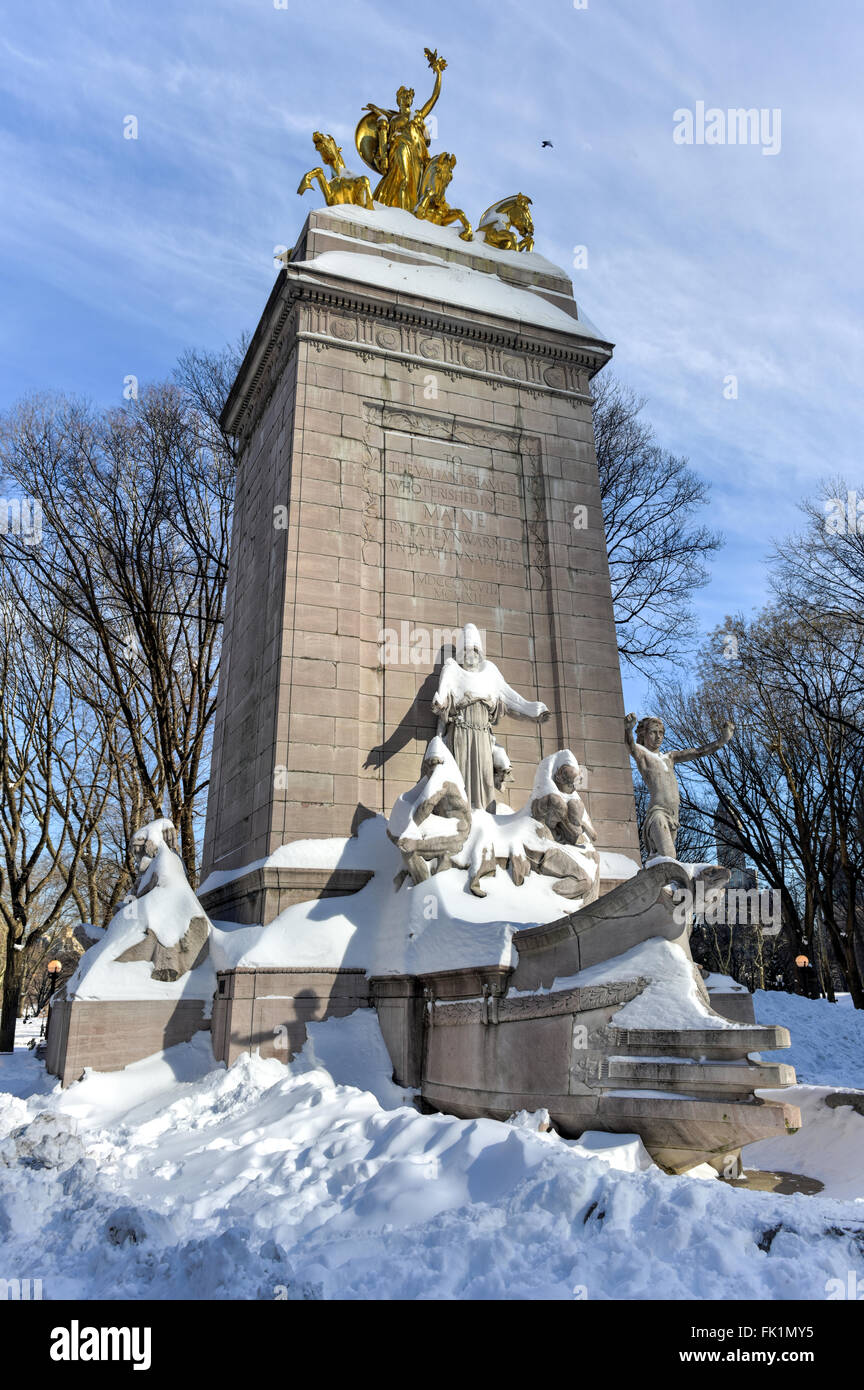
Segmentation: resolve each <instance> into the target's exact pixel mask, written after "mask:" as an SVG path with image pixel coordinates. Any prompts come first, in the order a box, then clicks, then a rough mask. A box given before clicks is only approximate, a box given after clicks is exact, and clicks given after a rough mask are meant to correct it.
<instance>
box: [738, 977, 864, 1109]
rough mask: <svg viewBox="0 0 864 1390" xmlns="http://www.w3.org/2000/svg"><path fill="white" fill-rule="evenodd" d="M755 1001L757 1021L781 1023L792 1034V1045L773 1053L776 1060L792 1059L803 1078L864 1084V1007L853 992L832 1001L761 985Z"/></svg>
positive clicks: (832, 1083)
mask: <svg viewBox="0 0 864 1390" xmlns="http://www.w3.org/2000/svg"><path fill="white" fill-rule="evenodd" d="M753 1004H754V1008H755V1010H756V1021H757V1022H758V1023H780V1024H782V1025H783V1027H784V1028H788V1029H789V1032H790V1033H791V1034H792V1046H791V1047H790V1048H785V1049H784V1050H783V1051H782V1052H772V1053H770V1054H768V1055H769V1057H770V1059H771V1060H773V1061H778V1062H788V1063H789V1065H790V1066H792V1067H794V1068H795V1074H796V1076H797V1077H798V1080H799V1081H806V1082H808V1083H812V1084H813V1085H822V1086H852V1087H856V1088H858V1089H859V1090H864V1010H862V1009H855V1008H853V1006H852V997H851V995H849V994H841V995H838V998H837V1003H836V1004H829V1003H828V1001H827V999H805V998H804V996H803V995H800V994H783V993H781V992H780V991H779V990H757V991H756V993H755V994H754V995H753Z"/></svg>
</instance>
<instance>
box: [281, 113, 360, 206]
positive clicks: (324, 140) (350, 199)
mask: <svg viewBox="0 0 864 1390" xmlns="http://www.w3.org/2000/svg"><path fill="white" fill-rule="evenodd" d="M312 143H313V145H314V146H315V148H316V150H317V151H318V153H319V154H320V156H321V158H322V160H323V161H324V163H325V164H326V165H327V166H328V167H329V168H330V169H331V170H332V177H331V178H329V179H328V177H327V175H326V174H325V173H324V170H323V169H322V168H320V167H319V168H318V169H310V170H309V172H308V174H304V175H303V177H302V179H301V180H300V187H299V188H298V189H297V192H298V193H300V194H303V193H306V192H307V191H308V190H309V189H310V188H311V187H312V184H313V182H314V181H316V180H317V183H318V186H319V188H320V189H321V192H322V193H323V194H324V197H325V199H326V201H327V206H328V207H333V206H334V205H336V204H338V203H353V205H354V206H355V207H360V208H371V207H373V206H374V204H373V202H372V186H371V184H370V183H369V179H368V178H367V176H366V175H365V174H344V173H343V172H342V171H343V170H344V168H345V160H344V159H343V158H342V150H341V147H340V146H339V145H337V144H336V141H335V140H334V139H333V136H332V135H322V134H321V131H320V130H316V132H315V134H314V135H313V136H312Z"/></svg>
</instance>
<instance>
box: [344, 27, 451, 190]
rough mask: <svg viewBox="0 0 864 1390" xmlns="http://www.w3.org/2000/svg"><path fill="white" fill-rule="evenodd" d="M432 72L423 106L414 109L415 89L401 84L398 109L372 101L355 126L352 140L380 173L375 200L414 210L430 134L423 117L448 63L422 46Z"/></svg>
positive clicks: (427, 111) (433, 100)
mask: <svg viewBox="0 0 864 1390" xmlns="http://www.w3.org/2000/svg"><path fill="white" fill-rule="evenodd" d="M425 52H426V58H427V60H428V63H429V66H430V68H431V69H432V71H433V72H434V74H435V85H434V86H433V88H432V95H431V96H430V98H429V100H428V101H427V102H426V104H425V105H424V106H421V107H420V108H419V109H418V110H417V111H413V110H412V109H411V108H412V104H413V102H414V90H413V88H411V87H400V88H399V91H398V92H397V93H396V101H397V103H398V110H396V111H388V110H383V109H382V108H381V107H380V106H375V105H374V104H373V103H372V102H370V103H369V105H368V106H367V107H366V110H367V112H368V113H369V114H368V115H366V116H364V117H363V118H362V119H361V121H360V124H359V125H358V126H357V131H356V134H355V137H354V138H355V142H356V145H357V150H358V152H359V154H360V157H361V159H362V160H363V161H364V163H366V164H368V165H369V166H370V168H372V169H374V170H375V171H376V172H377V173H379V174H381V176H382V177H381V182H380V183H379V184H378V187H377V188H376V189H375V191H374V193H373V195H372V196H373V197H374V199H375V201H376V202H378V203H384V204H385V205H386V206H387V207H391V208H403V209H404V210H405V211H406V212H413V211H414V209H415V207H416V206H417V201H418V199H419V197H420V185H421V183H422V180H423V174H424V172H425V169H426V166H427V164H428V163H429V134H428V131H427V129H426V117H427V116H428V115H429V112H430V111H431V110H432V108H433V106H434V105H435V103H436V101H437V100H438V97H439V96H440V94H441V74H442V72H443V71H444V69H445V68H446V66H447V63H446V61H445V60H444V59H443V58H439V57H438V54H437V52H432V50H431V49H429V48H427V49H426V50H425Z"/></svg>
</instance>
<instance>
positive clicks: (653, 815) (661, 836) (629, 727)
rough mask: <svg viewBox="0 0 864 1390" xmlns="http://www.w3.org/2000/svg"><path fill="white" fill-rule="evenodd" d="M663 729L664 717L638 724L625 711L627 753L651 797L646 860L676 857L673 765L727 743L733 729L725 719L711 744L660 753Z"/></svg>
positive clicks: (678, 801)
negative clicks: (718, 736) (720, 731)
mask: <svg viewBox="0 0 864 1390" xmlns="http://www.w3.org/2000/svg"><path fill="white" fill-rule="evenodd" d="M634 725H636V738H635V740H634V738H633V727H634ZM665 732H666V729H665V727H664V724H663V720H662V719H657V718H656V717H649V718H647V719H642V720H640V721H639V723H638V725H637V723H636V715H635V714H628V715H627V717H626V719H625V720H624V738H625V740H626V743H627V747H628V749H629V750H630V756H631V758H633V760H634V761H635V763H636V766H637V767H638V769H639V773H640V775H641V777H642V781H643V782H644V783H645V785H646V787H647V788H648V794H649V798H650V801H649V806H648V814H647V815H646V817H645V824H644V825H643V827H642V837H643V839H644V841H645V854H646V858H647V859H649V860H650V859H656V858H658V857H662V858H665V859H675V858H676V840H677V838H678V812H679V807H680V804H681V794H680V792H679V790H678V778H677V777H676V775H675V764H676V763H689V762H693V761H694V759H696V758H705V757H708V756H709V755H710V754H711V753H716V752H717V750H718V749H719V748H722V747H723V746H724V744H726V743H728V742H729V740H730V738H731V737H732V735H733V734H734V732H735V725H734V724H733V723H732V721H731V720H729V719H727V720H726V722H725V723H724V724H723V728H722V733H721V736H720V738H718V739H715V740H714V742H713V743H706V745H705V747H704V748H672V749H670V751H669V752H668V753H661V752H660V746H661V744H662V742H663V735H664V734H665Z"/></svg>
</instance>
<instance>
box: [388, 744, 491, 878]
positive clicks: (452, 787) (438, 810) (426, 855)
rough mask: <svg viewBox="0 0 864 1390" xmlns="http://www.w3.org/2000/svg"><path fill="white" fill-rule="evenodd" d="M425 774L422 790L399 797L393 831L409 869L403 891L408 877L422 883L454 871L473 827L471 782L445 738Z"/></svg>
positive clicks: (426, 761)
mask: <svg viewBox="0 0 864 1390" xmlns="http://www.w3.org/2000/svg"><path fill="white" fill-rule="evenodd" d="M420 771H421V779H420V781H419V782H418V783H417V786H416V787H414V788H412V790H411V791H410V792H403V794H402V795H401V796H400V797H398V798H397V800H396V804H395V806H394V807H393V812H392V814H391V816H390V821H389V824H388V826H387V834H388V836H389V838H390V839H391V840H392V841H393V843H394V844H395V845H397V846H398V848H399V850H400V852H401V854H402V860H403V863H404V865H405V867H404V869H403V870H402V872H401V873H399V874H397V876H396V887H397V888H399V887H400V886H401V885H402V883H403V882H404V880H405V878H406V877H410V879H411V881H412V882H413V883H422V882H423V881H424V880H425V879H427V878H428V877H429V875H430V872H433V873H440V872H441V871H442V870H443V869H449V868H450V865H451V860H452V856H453V855H454V854H455V853H457V851H458V850H460V849H461V848H462V846H463V845H464V843H465V839H466V836H467V834H468V831H469V829H470V826H471V808H470V807H469V805H468V798H467V795H466V792H465V783H464V782H463V780H462V774H461V773H460V771H459V769H458V767H457V766H456V763H455V761H454V759H453V755H452V754H451V753H450V751H449V749H448V748H447V746H446V744H445V743H444V740H443V739H442V738H438V737H436V738H433V739H432V740H431V742H430V743H429V745H428V747H427V749H426V753H425V755H424V758H423V765H422V767H421V769H420ZM430 865H431V866H432V867H431V869H430Z"/></svg>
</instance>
